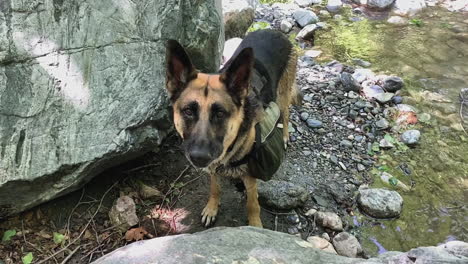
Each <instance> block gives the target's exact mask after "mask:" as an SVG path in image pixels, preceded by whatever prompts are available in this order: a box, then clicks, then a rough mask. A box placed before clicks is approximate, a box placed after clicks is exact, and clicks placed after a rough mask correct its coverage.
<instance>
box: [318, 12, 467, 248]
mask: <svg viewBox="0 0 468 264" xmlns="http://www.w3.org/2000/svg"><path fill="white" fill-rule="evenodd" d="M353 17H357V16H355V15H353V14H351V12H348V15H344V16H343V19H341V20H335V19H329V20H328V21H327V23H329V24H330V25H331V27H330V28H329V29H328V30H326V31H321V32H318V34H317V35H316V36H315V47H314V49H320V50H321V51H322V52H323V53H322V55H321V56H320V58H318V59H319V60H323V61H330V60H331V59H336V60H339V61H341V62H351V61H352V58H360V59H364V60H366V61H369V62H371V63H372V66H371V69H372V70H373V71H374V72H376V73H382V74H388V75H398V76H401V77H403V78H404V79H405V84H406V86H405V88H404V90H403V93H402V95H403V96H404V100H405V101H404V103H407V104H410V105H413V106H415V107H416V108H417V110H418V116H420V114H422V113H427V114H429V115H430V116H431V118H430V120H429V121H425V122H419V124H417V125H415V126H414V127H415V128H416V129H420V130H421V132H422V138H421V142H420V144H419V145H418V146H417V147H415V148H413V149H410V150H408V151H406V152H403V153H395V151H387V152H382V153H380V156H379V163H378V164H379V165H381V166H384V167H385V169H386V170H388V172H389V173H390V174H392V175H393V176H395V177H397V178H398V179H399V180H400V181H402V182H403V183H405V184H406V185H408V186H412V188H411V190H410V191H408V192H403V191H399V192H400V194H401V195H402V196H403V199H404V205H403V213H402V215H401V216H400V217H399V218H398V219H394V220H376V219H371V218H369V217H366V216H363V215H360V214H357V215H356V216H355V217H354V218H350V219H349V222H350V224H351V225H353V226H355V227H357V228H356V230H358V231H357V232H359V233H361V237H363V238H364V239H363V241H362V242H363V245H364V247H365V248H366V251H367V252H368V253H370V254H372V255H375V254H377V253H381V252H384V251H387V250H388V251H391V250H393V251H406V250H409V249H411V248H414V247H418V246H429V245H436V244H438V243H443V242H445V241H449V240H455V239H457V240H463V241H468V135H467V134H466V132H464V131H463V127H462V124H463V122H464V126H465V129H468V126H467V125H468V120H467V118H468V109H465V110H463V113H461V111H460V105H461V103H460V97H459V94H460V91H461V89H462V88H468V14H466V13H452V12H449V11H447V10H445V9H442V8H437V7H435V8H427V9H426V10H425V11H424V12H423V13H421V14H419V15H417V16H416V17H414V18H413V19H412V20H410V23H409V24H408V25H406V26H396V25H390V24H388V23H386V22H385V20H368V19H364V20H361V21H358V22H351V21H350V19H351V18H353ZM426 116H427V115H426ZM461 116H465V118H464V119H465V120H464V121H463V118H461ZM374 177H375V178H374V182H373V184H372V186H373V187H387V188H395V189H396V187H393V186H389V185H387V184H385V183H383V182H382V181H381V180H380V179H379V178H378V177H377V176H374Z"/></svg>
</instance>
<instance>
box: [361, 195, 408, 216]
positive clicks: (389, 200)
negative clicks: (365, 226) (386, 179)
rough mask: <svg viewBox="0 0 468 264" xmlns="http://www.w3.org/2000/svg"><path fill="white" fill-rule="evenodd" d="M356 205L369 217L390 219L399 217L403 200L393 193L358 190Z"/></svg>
mask: <svg viewBox="0 0 468 264" xmlns="http://www.w3.org/2000/svg"><path fill="white" fill-rule="evenodd" d="M358 205H359V207H360V208H361V209H362V210H363V211H364V212H365V213H366V214H368V215H370V216H373V217H377V218H392V217H397V216H399V215H400V213H401V209H402V206H403V198H401V196H400V194H399V193H397V192H395V191H389V190H385V189H362V190H359V196H358Z"/></svg>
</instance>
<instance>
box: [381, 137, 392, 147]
mask: <svg viewBox="0 0 468 264" xmlns="http://www.w3.org/2000/svg"><path fill="white" fill-rule="evenodd" d="M379 146H380V147H381V148H386V149H389V148H394V147H395V145H393V144H392V143H390V142H388V141H387V140H386V139H385V138H382V139H381V140H380V141H379Z"/></svg>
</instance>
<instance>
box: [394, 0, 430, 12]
mask: <svg viewBox="0 0 468 264" xmlns="http://www.w3.org/2000/svg"><path fill="white" fill-rule="evenodd" d="M425 7H426V2H425V1H424V0H396V1H395V5H394V6H393V12H394V13H395V14H397V15H400V16H414V15H415V14H416V13H418V12H419V11H421V10H423V8H425Z"/></svg>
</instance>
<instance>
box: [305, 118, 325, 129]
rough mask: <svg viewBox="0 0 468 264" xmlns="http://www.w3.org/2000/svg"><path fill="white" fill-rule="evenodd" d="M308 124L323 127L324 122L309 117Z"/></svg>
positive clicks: (313, 126)
mask: <svg viewBox="0 0 468 264" xmlns="http://www.w3.org/2000/svg"><path fill="white" fill-rule="evenodd" d="M306 122H307V126H308V127H310V128H320V127H322V122H321V121H319V120H316V119H312V118H309V119H307V121H306Z"/></svg>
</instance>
